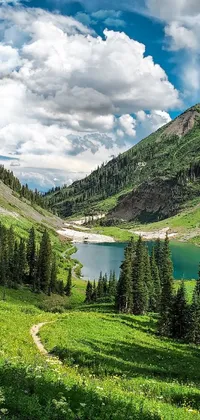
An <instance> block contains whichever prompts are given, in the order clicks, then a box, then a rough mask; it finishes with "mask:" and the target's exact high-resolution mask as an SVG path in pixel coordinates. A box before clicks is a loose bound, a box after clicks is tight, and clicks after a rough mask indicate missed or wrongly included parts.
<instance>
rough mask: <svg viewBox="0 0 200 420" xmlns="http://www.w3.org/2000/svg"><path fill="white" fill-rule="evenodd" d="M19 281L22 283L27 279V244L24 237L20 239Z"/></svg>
mask: <svg viewBox="0 0 200 420" xmlns="http://www.w3.org/2000/svg"><path fill="white" fill-rule="evenodd" d="M18 270H19V271H18V282H19V283H20V284H22V283H24V282H25V279H26V246H25V242H24V240H23V239H20V243H19V250H18Z"/></svg>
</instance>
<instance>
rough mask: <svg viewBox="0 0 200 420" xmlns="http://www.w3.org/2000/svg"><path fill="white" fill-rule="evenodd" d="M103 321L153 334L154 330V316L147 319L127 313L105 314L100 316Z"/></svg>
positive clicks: (155, 319) (155, 320)
mask: <svg viewBox="0 0 200 420" xmlns="http://www.w3.org/2000/svg"><path fill="white" fill-rule="evenodd" d="M102 319H103V320H104V321H108V322H115V323H120V324H124V325H127V327H129V328H132V329H136V330H140V331H144V332H146V333H151V334H154V335H155V331H156V322H157V318H156V316H152V317H150V318H149V319H148V320H145V319H139V318H138V317H134V316H129V315H119V314H115V315H114V314H113V315H112V314H106V317H103V318H102Z"/></svg>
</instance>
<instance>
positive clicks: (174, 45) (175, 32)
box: [165, 22, 199, 51]
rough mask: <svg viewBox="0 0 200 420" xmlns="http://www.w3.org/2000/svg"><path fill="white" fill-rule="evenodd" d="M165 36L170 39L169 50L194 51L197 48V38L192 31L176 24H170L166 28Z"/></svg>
mask: <svg viewBox="0 0 200 420" xmlns="http://www.w3.org/2000/svg"><path fill="white" fill-rule="evenodd" d="M165 35H166V36H167V37H170V39H171V46H170V49H171V50H174V51H178V50H181V49H192V50H196V49H197V48H198V47H199V44H198V37H197V36H196V34H195V33H194V31H193V30H192V29H188V28H185V27H184V26H182V25H181V24H180V23H178V22H172V23H170V24H169V25H168V26H166V27H165Z"/></svg>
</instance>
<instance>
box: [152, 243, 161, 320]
mask: <svg viewBox="0 0 200 420" xmlns="http://www.w3.org/2000/svg"><path fill="white" fill-rule="evenodd" d="M150 261H151V277H152V282H153V290H152V295H151V301H150V308H151V310H152V311H153V312H158V311H159V310H160V300H161V283H160V276H159V270H158V266H157V264H156V259H155V249H154V247H153V248H152V254H151V260H150Z"/></svg>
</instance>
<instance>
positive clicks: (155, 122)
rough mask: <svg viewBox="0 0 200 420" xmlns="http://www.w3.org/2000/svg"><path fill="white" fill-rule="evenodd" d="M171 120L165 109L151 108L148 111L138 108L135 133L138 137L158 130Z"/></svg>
mask: <svg viewBox="0 0 200 420" xmlns="http://www.w3.org/2000/svg"><path fill="white" fill-rule="evenodd" d="M170 121H171V117H170V115H169V114H168V112H166V111H162V110H153V111H151V112H149V113H147V112H144V111H143V110H140V111H138V112H137V113H136V125H137V134H138V137H139V138H140V139H142V138H144V137H146V136H147V135H149V134H150V133H153V132H154V131H156V130H158V129H159V128H160V127H162V126H163V125H165V124H168V123H169V122H170Z"/></svg>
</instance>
